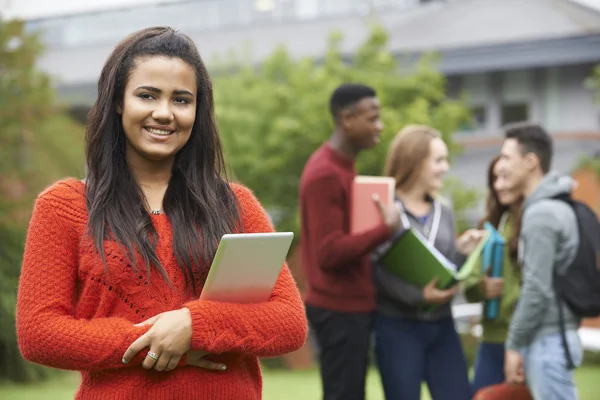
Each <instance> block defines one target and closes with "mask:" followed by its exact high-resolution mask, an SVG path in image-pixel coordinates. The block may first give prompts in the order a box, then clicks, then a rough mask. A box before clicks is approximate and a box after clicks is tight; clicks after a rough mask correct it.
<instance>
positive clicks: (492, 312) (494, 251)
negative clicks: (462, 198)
mask: <svg viewBox="0 0 600 400" xmlns="http://www.w3.org/2000/svg"><path fill="white" fill-rule="evenodd" d="M484 229H485V230H487V231H489V232H491V234H490V239H489V240H488V241H487V243H486V244H485V246H484V247H483V250H482V253H481V260H482V262H481V269H482V272H483V273H484V274H485V273H487V271H488V268H489V269H490V276H491V277H492V278H501V277H502V267H503V265H504V245H505V243H506V241H505V240H504V238H503V237H502V235H501V234H500V232H498V231H497V230H496V228H494V226H493V225H492V224H490V223H489V222H486V223H485V225H484ZM499 311H500V298H495V299H491V300H487V301H486V302H485V304H484V317H485V319H487V320H494V319H496V318H498V313H499Z"/></svg>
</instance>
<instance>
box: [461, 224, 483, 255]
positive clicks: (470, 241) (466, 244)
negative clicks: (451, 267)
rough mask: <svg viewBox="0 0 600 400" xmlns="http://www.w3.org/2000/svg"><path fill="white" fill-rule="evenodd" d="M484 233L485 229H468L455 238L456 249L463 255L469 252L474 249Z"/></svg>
mask: <svg viewBox="0 0 600 400" xmlns="http://www.w3.org/2000/svg"><path fill="white" fill-rule="evenodd" d="M484 234H485V231H483V230H478V229H469V230H468V231H466V232H465V233H463V234H462V235H460V237H459V238H457V239H456V250H458V251H459V252H460V253H461V254H464V255H468V254H471V252H472V251H473V250H475V248H476V247H477V245H478V244H479V241H480V240H481V238H482V237H483V235H484Z"/></svg>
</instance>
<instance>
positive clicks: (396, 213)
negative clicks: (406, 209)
mask: <svg viewBox="0 0 600 400" xmlns="http://www.w3.org/2000/svg"><path fill="white" fill-rule="evenodd" d="M373 201H374V202H375V204H376V205H377V208H378V209H379V213H380V214H381V218H383V222H384V223H385V225H386V226H387V227H388V228H389V229H390V231H392V232H395V231H396V230H397V229H398V228H400V225H401V224H402V219H401V218H400V210H399V209H398V207H396V204H394V203H392V204H390V205H388V206H387V207H386V206H384V205H383V203H382V202H381V199H380V198H379V196H378V195H377V194H374V195H373Z"/></svg>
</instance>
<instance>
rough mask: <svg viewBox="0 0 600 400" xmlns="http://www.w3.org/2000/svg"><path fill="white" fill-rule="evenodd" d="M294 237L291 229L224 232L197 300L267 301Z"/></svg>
mask: <svg viewBox="0 0 600 400" xmlns="http://www.w3.org/2000/svg"><path fill="white" fill-rule="evenodd" d="M293 238H294V233H293V232H272V233H238V234H227V235H223V237H222V238H221V242H220V243H219V247H218V248H217V252H216V254H215V258H214V259H213V262H212V265H211V267H210V271H209V273H208V277H207V278H206V283H205V284H204V288H203V289H202V293H201V294H200V300H210V301H219V302H226V303H261V302H266V301H269V298H270V297H271V294H272V293H273V288H274V287H275V283H276V282H277V278H278V277H279V274H280V272H281V267H282V266H283V263H284V262H285V259H286V257H287V254H288V252H289V250H290V246H291V244H292V240H293Z"/></svg>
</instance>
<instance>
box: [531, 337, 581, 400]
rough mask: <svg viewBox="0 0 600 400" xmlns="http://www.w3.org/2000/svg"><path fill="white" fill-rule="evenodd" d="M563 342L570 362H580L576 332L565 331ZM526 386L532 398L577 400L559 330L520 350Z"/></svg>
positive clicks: (577, 364)
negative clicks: (567, 350)
mask: <svg viewBox="0 0 600 400" xmlns="http://www.w3.org/2000/svg"><path fill="white" fill-rule="evenodd" d="M567 344H568V346H569V351H570V352H571V357H572V358H573V363H574V364H575V365H576V366H579V365H581V361H582V360H583V347H582V345H581V341H580V339H579V336H578V335H577V331H567ZM521 353H522V354H523V360H524V362H525V377H526V379H527V385H528V386H529V389H530V390H531V394H532V395H533V398H534V399H535V400H577V399H578V396H577V387H576V386H575V381H574V379H573V371H572V370H568V369H567V360H566V357H565V351H564V348H563V345H562V341H561V338H560V334H559V333H555V334H553V335H549V336H545V337H543V338H540V339H537V340H536V341H534V342H533V343H532V344H531V345H530V346H529V347H527V348H525V349H523V350H521Z"/></svg>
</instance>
